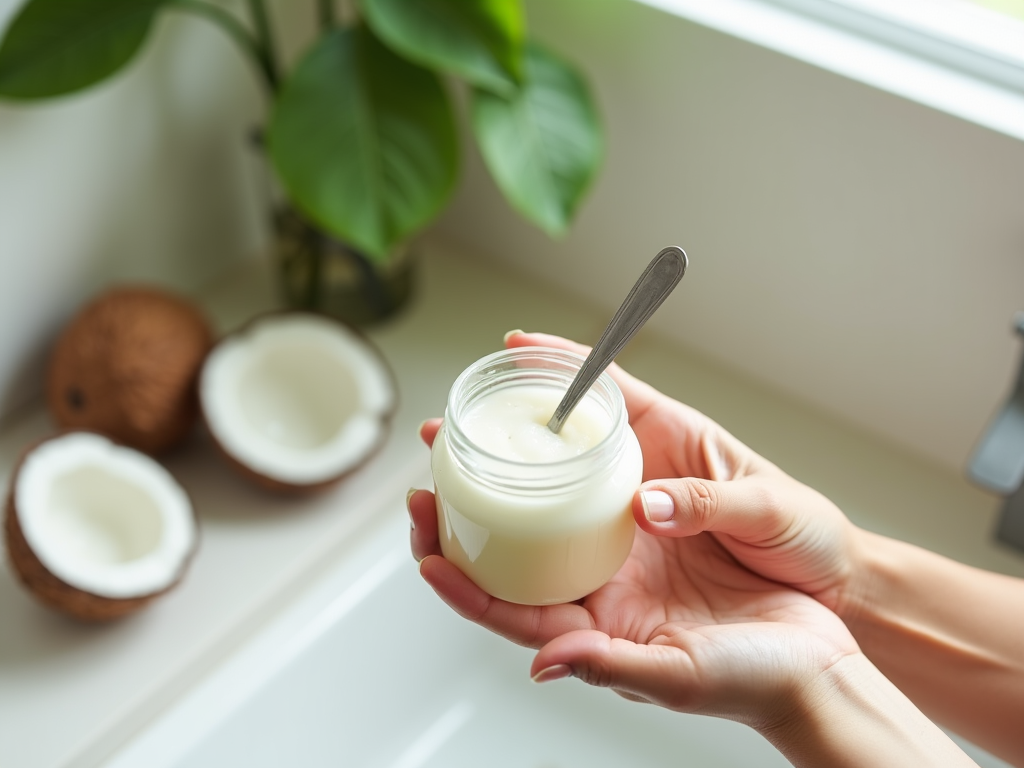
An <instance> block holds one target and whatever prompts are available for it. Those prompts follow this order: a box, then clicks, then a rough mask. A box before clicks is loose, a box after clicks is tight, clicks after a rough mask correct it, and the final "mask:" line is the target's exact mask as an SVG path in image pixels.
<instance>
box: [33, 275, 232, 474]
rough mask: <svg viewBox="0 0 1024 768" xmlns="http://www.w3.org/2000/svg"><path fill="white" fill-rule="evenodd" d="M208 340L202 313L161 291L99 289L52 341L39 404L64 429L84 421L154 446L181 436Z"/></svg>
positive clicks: (194, 405)
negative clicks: (44, 399)
mask: <svg viewBox="0 0 1024 768" xmlns="http://www.w3.org/2000/svg"><path fill="white" fill-rule="evenodd" d="M212 343H213V334H212V331H211V330H210V326H209V324H208V323H207V321H206V318H205V317H204V315H203V313H202V312H201V311H200V310H199V309H198V307H196V306H195V305H194V304H192V303H191V302H189V301H187V300H185V299H183V298H181V297H178V296H176V295H174V294H171V293H168V292H167V291H164V290H161V289H158V288H152V287H143V286H126V287H119V288H114V289H112V290H110V291H107V292H106V293H104V294H103V295H101V296H100V297H98V298H97V299H95V300H94V301H92V302H91V303H90V304H88V305H87V306H86V307H84V308H83V309H82V310H81V311H80V312H79V313H78V315H76V316H75V317H74V318H73V319H72V321H71V322H70V323H69V324H68V326H67V328H66V329H65V330H64V332H63V333H62V334H61V336H60V338H59V339H58V341H57V344H56V346H55V347H54V350H53V353H52V357H51V360H50V369H49V375H48V379H47V404H48V406H49V409H50V413H51V415H52V416H53V418H54V420H55V421H56V422H57V424H59V425H60V426H61V427H63V428H66V429H86V430H94V431H97V432H101V433H103V434H106V435H109V436H111V437H112V438H113V439H114V440H116V441H117V442H120V443H123V444H124V445H128V446H130V447H132V448H137V449H138V450H140V451H144V452H145V453H149V454H157V453H160V452H162V451H165V450H167V449H168V448H170V447H172V446H174V445H175V444H177V443H179V442H180V441H181V440H183V439H184V438H185V437H186V435H187V434H188V433H189V431H190V430H191V429H192V427H193V425H194V424H195V421H196V418H197V416H198V413H199V404H198V399H197V396H196V379H197V377H198V374H199V370H200V368H201V366H202V362H203V359H204V358H205V357H206V353H207V352H208V351H209V349H210V347H211V346H212Z"/></svg>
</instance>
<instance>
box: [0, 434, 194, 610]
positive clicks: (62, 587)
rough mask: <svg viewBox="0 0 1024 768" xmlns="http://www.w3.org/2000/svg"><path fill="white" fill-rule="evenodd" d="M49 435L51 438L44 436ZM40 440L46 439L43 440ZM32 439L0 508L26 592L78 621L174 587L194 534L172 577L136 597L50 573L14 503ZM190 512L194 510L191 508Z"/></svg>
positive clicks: (138, 604)
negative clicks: (101, 591)
mask: <svg viewBox="0 0 1024 768" xmlns="http://www.w3.org/2000/svg"><path fill="white" fill-rule="evenodd" d="M48 439H52V438H48ZM42 442H46V441H45V440H44V441H42ZM42 442H40V443H36V444H35V445H33V446H31V447H30V448H29V449H28V450H26V451H25V452H24V453H23V454H22V457H21V459H20V460H19V462H18V465H17V466H16V467H15V469H14V472H13V473H12V475H11V485H10V490H9V492H8V494H7V501H6V504H5V508H4V541H5V543H6V545H7V557H8V560H9V561H10V564H11V566H12V570H13V571H14V573H15V574H16V575H17V577H18V580H19V581H21V583H22V584H23V585H24V587H25V588H26V589H27V590H28V591H29V593H30V594H31V595H32V596H33V597H35V598H36V599H37V600H38V601H39V602H40V603H42V604H43V605H45V606H47V607H49V608H52V609H54V610H56V611H59V612H60V613H63V614H66V615H68V616H71V617H72V618H75V619H78V620H80V621H87V622H93V623H98V622H104V621H111V620H113V619H119V618H121V617H123V616H128V615H129V614H132V613H135V612H136V611H138V610H140V609H141V608H144V607H145V606H146V605H148V604H149V603H150V602H151V601H152V600H154V599H155V598H157V597H160V595H163V594H165V593H167V592H169V591H170V590H172V589H174V587H176V586H177V585H178V583H179V582H180V581H181V578H182V576H184V574H185V571H186V570H187V569H188V564H189V562H191V559H192V557H193V556H194V555H195V551H196V547H197V546H198V538H197V540H196V544H195V545H194V546H193V549H192V552H191V554H190V555H189V557H188V558H187V559H186V560H185V561H184V562H183V563H182V567H181V569H180V570H179V572H178V574H177V576H176V578H175V579H174V580H173V581H172V582H171V583H170V584H168V585H167V586H166V587H164V588H163V589H160V590H157V591H156V592H151V593H149V594H146V595H139V596H138V597H127V598H112V597H104V596H102V595H94V594H92V593H91V592H86V591H84V590H81V589H79V588H78V587H73V586H71V585H70V584H68V583H67V582H65V581H64V580H62V579H60V578H58V577H57V576H54V575H53V574H52V573H51V572H50V571H49V570H48V569H47V567H46V566H45V565H44V564H43V562H42V561H41V560H40V559H39V558H38V557H37V556H36V553H35V552H34V551H33V550H32V547H30V546H29V543H28V540H27V539H26V538H25V534H24V532H23V531H22V529H21V521H20V520H19V519H18V511H17V507H16V505H15V489H16V488H17V483H18V473H19V472H20V470H21V466H22V464H23V463H24V461H25V459H26V458H27V457H28V455H29V454H30V453H31V452H32V450H34V449H35V448H37V447H39V445H41V444H42ZM193 514H194V512H193Z"/></svg>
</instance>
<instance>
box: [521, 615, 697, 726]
mask: <svg viewBox="0 0 1024 768" xmlns="http://www.w3.org/2000/svg"><path fill="white" fill-rule="evenodd" d="M570 674H571V675H572V676H573V677H576V678H579V679H580V680H582V681H583V682H585V683H587V684H588V685H594V686H599V687H602V688H612V689H614V690H615V691H616V692H617V693H619V694H621V695H625V696H626V697H627V698H632V699H642V700H645V701H649V702H651V703H654V704H658V705H660V706H663V707H668V708H670V709H676V710H682V711H688V710H692V709H693V708H694V707H695V706H696V705H697V703H698V702H697V701H696V700H695V697H694V695H693V692H694V690H695V686H694V685H691V684H689V683H691V682H692V681H694V678H695V674H694V666H693V662H692V660H691V659H690V656H689V654H687V653H686V652H685V651H683V650H682V649H681V648H678V647H676V646H672V645H643V644H639V643H634V642H632V641H630V640H625V639H623V638H612V637H609V636H608V635H606V634H605V633H604V632H601V631H599V630H594V629H582V630H576V631H573V632H567V633H566V634H564V635H560V636H558V637H556V638H555V639H554V640H552V641H551V642H549V643H548V644H547V645H545V646H544V647H543V648H541V650H540V652H539V653H538V654H537V655H536V657H534V660H533V664H532V665H531V667H530V675H531V676H532V677H533V679H534V680H535V681H536V682H540V683H543V682H548V681H549V680H556V679H558V678H560V677H567V676H569V675H570Z"/></svg>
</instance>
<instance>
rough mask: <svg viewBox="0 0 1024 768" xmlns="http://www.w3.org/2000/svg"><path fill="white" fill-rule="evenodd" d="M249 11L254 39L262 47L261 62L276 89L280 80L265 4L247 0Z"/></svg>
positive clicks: (260, 1)
mask: <svg viewBox="0 0 1024 768" xmlns="http://www.w3.org/2000/svg"><path fill="white" fill-rule="evenodd" d="M249 12H250V13H252V21H253V24H254V25H255V26H256V39H257V40H258V41H259V44H260V48H262V49H263V63H264V67H265V69H266V73H267V79H268V80H269V81H270V82H272V83H273V88H274V90H277V84H278V82H279V80H280V77H279V76H278V69H277V49H276V47H275V45H274V35H273V34H272V33H271V31H270V17H269V16H268V15H267V6H266V5H265V4H264V2H263V0H249Z"/></svg>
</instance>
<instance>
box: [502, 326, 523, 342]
mask: <svg viewBox="0 0 1024 768" xmlns="http://www.w3.org/2000/svg"><path fill="white" fill-rule="evenodd" d="M517 333H524V331H523V329H522V328H516V329H515V330H514V331H509V332H508V333H506V334H505V338H503V339H502V341H503V342H505V343H506V344H508V340H509V339H511V338H512V337H513V336H515V335H516V334H517Z"/></svg>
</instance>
